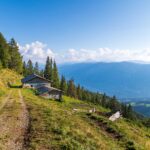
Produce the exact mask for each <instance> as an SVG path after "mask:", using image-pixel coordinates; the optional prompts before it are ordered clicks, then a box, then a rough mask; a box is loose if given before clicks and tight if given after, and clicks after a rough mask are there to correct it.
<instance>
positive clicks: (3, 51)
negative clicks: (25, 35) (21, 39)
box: [0, 33, 10, 68]
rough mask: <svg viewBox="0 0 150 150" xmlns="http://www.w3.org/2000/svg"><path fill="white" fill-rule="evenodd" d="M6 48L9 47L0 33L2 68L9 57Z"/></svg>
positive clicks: (6, 64)
mask: <svg viewBox="0 0 150 150" xmlns="http://www.w3.org/2000/svg"><path fill="white" fill-rule="evenodd" d="M8 49H9V46H8V44H7V41H6V39H5V38H4V36H3V34H2V33H0V61H1V63H2V66H3V67H4V68H7V67H8V62H9V59H10V55H9V52H8Z"/></svg>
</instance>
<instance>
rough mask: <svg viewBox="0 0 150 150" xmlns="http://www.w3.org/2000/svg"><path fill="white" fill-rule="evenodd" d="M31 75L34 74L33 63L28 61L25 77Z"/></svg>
mask: <svg viewBox="0 0 150 150" xmlns="http://www.w3.org/2000/svg"><path fill="white" fill-rule="evenodd" d="M33 73H34V69H33V63H32V61H31V60H30V59H29V61H28V62H27V75H30V74H33Z"/></svg>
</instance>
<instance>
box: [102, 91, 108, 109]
mask: <svg viewBox="0 0 150 150" xmlns="http://www.w3.org/2000/svg"><path fill="white" fill-rule="evenodd" d="M101 105H102V106H103V107H106V105H107V103H106V94H105V93H104V94H103V96H102V100H101Z"/></svg>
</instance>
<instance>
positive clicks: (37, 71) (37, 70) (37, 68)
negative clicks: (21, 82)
mask: <svg viewBox="0 0 150 150" xmlns="http://www.w3.org/2000/svg"><path fill="white" fill-rule="evenodd" d="M34 73H35V74H37V75H39V64H38V62H36V63H35V66H34Z"/></svg>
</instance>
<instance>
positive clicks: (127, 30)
mask: <svg viewBox="0 0 150 150" xmlns="http://www.w3.org/2000/svg"><path fill="white" fill-rule="evenodd" d="M0 32H2V33H3V34H4V35H5V37H6V38H7V39H10V37H14V38H15V39H16V40H17V41H18V43H19V45H21V48H22V51H23V50H24V51H25V50H26V49H32V51H33V47H34V46H35V45H37V46H36V49H38V48H39V47H40V46H39V45H40V44H41V45H42V46H41V47H40V48H41V49H42V50H43V51H48V49H49V53H54V55H55V57H56V56H58V55H60V53H61V58H62V53H64V52H66V53H68V50H69V52H70V51H71V55H72V52H73V55H77V54H74V51H75V53H78V52H80V51H84V50H88V53H89V51H90V52H91V51H96V52H97V51H98V50H99V48H103V49H104V51H105V49H106V48H107V49H110V50H111V51H113V50H118V49H119V50H130V51H136V53H137V52H138V51H140V52H141V51H143V50H145V49H146V52H147V53H149V48H150V1H149V0H1V1H0ZM37 41H38V42H37ZM37 43H38V44H37ZM39 43H40V44H39ZM27 45H28V46H27ZM83 49H84V50H83ZM147 49H148V50H147ZM34 51H35V50H34ZM39 51H40V50H39ZM50 51H52V52H50ZM106 51H107V50H106ZM98 52H99V51H98ZM98 52H97V53H98ZM102 52H103V51H102ZM144 52H145V51H144ZM31 53H33V52H30V54H31ZM49 53H46V54H49ZM23 54H24V55H25V54H27V53H23ZM28 54H29V50H28ZM86 54H87V53H86ZM39 55H40V54H39ZM82 55H85V54H83V52H82ZM90 55H92V54H91V53H90ZM78 56H80V54H78V55H77V56H76V57H78ZM59 57H60V56H59ZM63 57H65V58H66V57H70V55H69V56H63ZM91 57H92V59H94V56H90V58H91ZM100 57H102V56H100ZM114 57H116V56H114ZM72 59H73V58H72ZM75 59H76V58H75ZM88 59H89V58H88ZM99 59H100V60H101V58H99ZM138 59H139V58H138ZM147 59H148V60H149V57H148V58H147ZM141 61H143V59H141Z"/></svg>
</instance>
